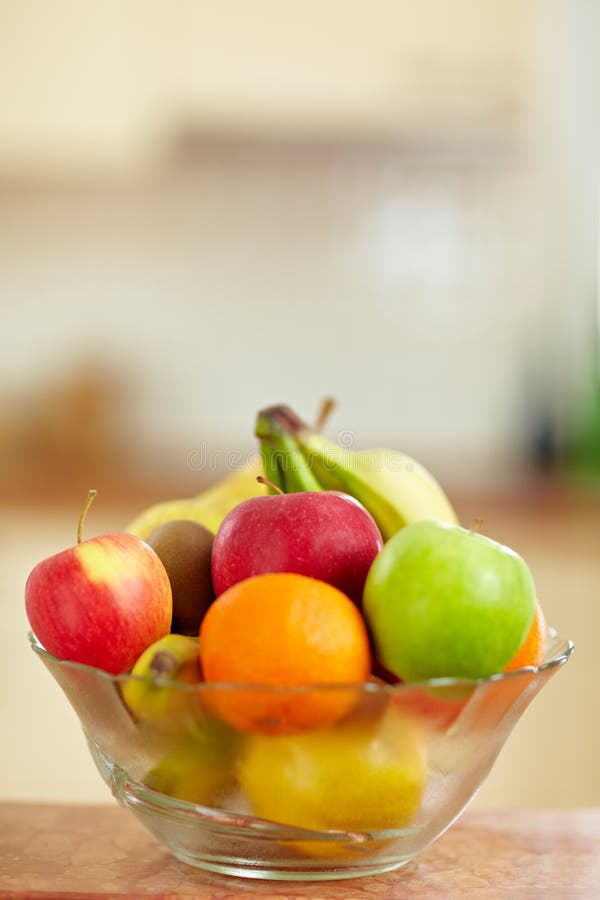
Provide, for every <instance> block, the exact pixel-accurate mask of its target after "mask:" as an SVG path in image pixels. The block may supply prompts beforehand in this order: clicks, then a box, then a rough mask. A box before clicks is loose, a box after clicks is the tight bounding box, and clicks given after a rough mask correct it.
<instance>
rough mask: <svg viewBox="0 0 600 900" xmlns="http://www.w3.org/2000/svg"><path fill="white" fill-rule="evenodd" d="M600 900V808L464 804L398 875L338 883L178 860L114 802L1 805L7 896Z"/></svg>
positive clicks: (2, 884)
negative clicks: (496, 808) (500, 808)
mask: <svg viewBox="0 0 600 900" xmlns="http://www.w3.org/2000/svg"><path fill="white" fill-rule="evenodd" d="M243 896H257V897H262V898H271V900H302V898H311V900H336V898H343V900H378V898H385V900H394V898H403V900H404V898H408V900H410V898H413V897H419V898H432V900H433V898H435V900H440V898H452V900H454V898H465V897H467V898H468V897H482V898H486V897H487V898H493V900H501V898H503V897H507V898H511V900H522V898H527V897H538V898H540V900H542V898H543V900H546V898H553V897H557V898H558V897H560V898H564V900H570V898H572V897H585V898H590V900H593V898H600V809H582V810H569V811H550V810H530V811H529V810H528V811H523V810H519V811H507V812H498V813H476V812H474V813H467V814H465V816H464V817H463V818H462V819H461V820H460V821H459V822H458V823H456V824H455V825H454V826H453V827H452V828H451V829H450V830H449V831H448V832H447V833H446V834H445V835H444V836H443V837H441V838H440V839H439V840H438V841H437V842H436V843H435V844H433V845H432V846H431V847H430V848H429V849H428V850H426V851H425V852H424V853H422V854H421V856H420V857H418V858H417V860H415V861H414V862H413V863H411V864H409V865H408V866H407V867H406V868H404V869H401V870H399V871H397V872H389V873H387V874H385V875H378V876H374V877H371V878H363V879H352V880H347V881H336V882H312V883H307V884H301V883H297V882H272V881H271V882H268V881H254V880H250V879H240V878H232V877H228V876H221V875H213V874H211V873H208V872H203V871H201V870H200V869H194V868H191V867H190V866H186V865H184V864H183V863H180V862H178V861H177V860H176V859H175V858H174V857H173V856H171V855H170V853H169V852H168V851H167V850H166V849H164V848H163V847H162V846H161V845H160V844H159V843H158V842H157V841H156V840H155V839H154V838H153V837H152V836H151V835H150V834H149V833H148V832H146V830H145V829H144V828H143V827H142V826H141V825H140V824H139V823H138V822H137V820H136V819H135V818H134V817H133V816H132V815H131V813H129V812H127V811H125V810H123V809H120V808H118V807H116V806H115V807H111V806H54V805H41V804H40V805H37V804H24V803H23V804H20V803H4V804H0V897H1V898H7V900H10V898H14V900H16V898H28V900H41V898H43V900H48V898H50V897H61V898H68V900H92V898H107V897H110V898H115V900H116V898H124V897H128V898H142V897H156V898H162V900H167V898H168V900H178V898H183V897H198V898H201V900H231V898H234V897H243Z"/></svg>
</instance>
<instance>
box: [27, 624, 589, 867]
mask: <svg viewBox="0 0 600 900" xmlns="http://www.w3.org/2000/svg"><path fill="white" fill-rule="evenodd" d="M30 642H31V646H32V648H33V650H34V651H35V653H36V654H37V655H38V656H39V657H40V659H41V660H42V662H43V663H44V665H45V666H46V667H47V669H48V670H49V671H50V672H51V674H52V675H53V676H54V678H55V679H56V681H57V682H58V684H59V685H60V687H61V688H62V690H63V691H64V693H65V694H66V696H67V698H68V700H69V702H70V703H71V705H72V706H73V708H74V710H75V712H76V713H77V715H78V717H79V720H80V722H81V725H82V728H83V731H84V734H85V737H86V739H87V742H88V746H89V749H90V752H91V754H92V757H93V759H94V762H95V764H96V766H97V768H98V770H99V772H100V774H101V775H102V777H103V779H104V781H105V782H106V784H107V785H108V786H109V787H110V789H111V791H112V793H113V795H114V796H115V798H116V799H117V801H118V802H119V803H120V804H121V805H122V806H124V807H126V808H128V809H130V810H131V811H132V812H133V814H134V815H135V816H136V817H137V818H138V819H139V820H140V821H141V822H142V823H143V824H144V825H145V826H146V827H147V828H149V829H150V831H152V832H153V833H154V834H155V835H156V837H157V838H158V839H159V840H160V841H161V842H162V843H163V844H165V845H166V846H167V847H168V848H169V849H170V850H171V851H172V852H173V853H174V855H175V856H176V857H177V858H178V859H180V860H182V861H183V862H186V863H189V864H191V865H194V866H199V867H200V868H203V869H208V870H211V871H216V872H221V873H225V874H229V875H240V876H245V877H250V878H271V879H293V880H318V879H336V878H349V877H356V876H361V875H369V874H376V873H380V872H385V871H389V870H391V869H396V868H399V867H401V866H403V865H405V864H406V863H407V862H409V861H410V860H411V859H412V858H413V857H414V856H415V855H416V854H418V853H419V852H420V851H421V850H423V849H424V848H425V847H427V846H428V845H429V844H431V842H432V841H434V840H435V839H436V838H438V837H439V836H440V835H441V834H442V833H443V832H444V831H445V830H446V828H448V827H449V826H450V825H451V824H452V822H453V821H454V820H455V819H456V818H457V817H458V816H459V815H460V813H461V812H462V811H463V810H464V808H465V807H466V806H467V804H468V803H469V801H470V800H471V799H472V797H473V796H474V794H475V793H476V792H477V790H478V789H479V787H480V786H481V784H482V782H483V781H484V779H485V777H486V776H487V774H488V772H489V771H490V769H491V767H492V765H493V763H494V760H495V759H496V757H497V755H498V753H499V752H500V750H501V748H502V746H503V744H504V742H505V741H506V739H507V737H508V735H509V734H510V732H511V730H512V728H513V727H514V725H515V724H516V722H517V720H518V719H519V717H520V716H521V714H522V713H523V712H524V710H525V709H526V707H527V706H528V704H529V703H530V702H531V700H532V699H533V698H534V697H535V695H536V694H537V693H538V691H539V690H540V689H541V688H542V687H543V686H544V685H545V684H546V683H547V681H548V680H549V679H550V678H551V677H552V675H554V673H555V672H557V671H558V669H559V668H560V667H561V666H562V665H563V664H564V663H565V662H567V660H568V659H569V657H570V656H571V653H572V651H573V645H572V643H571V642H570V641H568V640H564V639H561V638H560V637H559V636H558V635H557V634H556V632H554V631H553V630H550V633H549V639H548V644H547V650H546V655H545V659H544V661H543V663H542V664H541V665H540V666H539V667H529V668H526V669H518V670H515V671H511V672H504V673H500V674H497V675H492V676H491V677H488V678H484V679H479V680H459V679H451V678H437V679H432V680H429V681H424V682H421V683H418V684H410V685H409V684H396V685H392V684H388V683H386V682H384V681H383V680H379V679H373V680H372V681H369V682H365V683H362V684H354V685H335V686H331V685H329V686H328V685H320V686H314V685H313V686H310V687H296V688H267V687H264V686H257V685H254V686H253V685H240V684H216V683H210V682H201V683H199V684H186V683H182V682H176V681H169V680H168V679H167V678H161V677H154V678H152V679H145V678H141V677H139V676H135V675H109V674H108V673H107V672H104V671H102V670H100V669H96V668H93V667H91V666H86V665H83V664H79V663H73V662H67V661H60V660H58V659H57V658H56V657H54V656H52V655H51V654H49V653H48V652H46V651H45V650H44V649H43V647H42V646H41V645H40V643H39V642H38V641H37V640H36V638H35V637H34V636H33V635H32V634H30ZM132 689H135V690H136V691H137V696H138V703H137V705H136V706H135V710H136V712H132V708H131V704H129V705H127V703H126V701H125V698H126V697H128V696H129V695H130V692H131V690H132ZM144 692H147V695H146V694H144ZM271 695H277V698H278V706H277V708H280V709H283V708H287V709H291V710H293V709H294V708H295V707H297V706H298V705H299V704H307V703H308V704H318V705H319V708H321V707H324V708H326V707H327V706H328V705H333V706H335V707H336V708H340V709H341V708H343V709H345V710H346V712H345V713H344V715H343V716H342V717H340V718H338V720H337V721H336V722H335V724H333V725H328V726H326V727H322V728H318V729H316V730H314V729H313V730H305V731H300V732H296V733H293V732H292V733H288V732H287V731H286V730H285V729H284V730H282V729H281V728H280V727H279V726H280V722H278V720H277V718H276V717H275V718H273V720H272V721H271V720H265V721H264V722H263V727H262V728H261V730H260V732H259V733H252V732H249V731H244V732H243V731H238V730H237V729H236V728H235V727H233V726H232V725H229V724H227V722H226V719H227V718H228V717H227V710H228V708H234V709H238V708H240V704H241V705H242V706H244V707H247V708H249V709H252V708H254V707H256V706H259V707H264V704H265V698H267V699H268V698H269V696H271ZM140 696H141V698H142V701H141V702H139V697H140ZM144 697H146V700H147V701H148V702H144ZM157 710H158V712H157ZM165 710H169V713H170V714H169V715H168V716H165V715H164V712H165ZM223 713H225V714H224V715H223ZM300 718H301V717H300ZM292 720H293V716H292ZM166 722H167V723H168V724H167V725H166V724H165V723H166Z"/></svg>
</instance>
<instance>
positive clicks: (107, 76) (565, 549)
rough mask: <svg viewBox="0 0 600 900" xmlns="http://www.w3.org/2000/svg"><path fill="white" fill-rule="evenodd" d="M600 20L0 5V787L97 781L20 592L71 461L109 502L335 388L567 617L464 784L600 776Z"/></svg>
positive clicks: (195, 469)
mask: <svg viewBox="0 0 600 900" xmlns="http://www.w3.org/2000/svg"><path fill="white" fill-rule="evenodd" d="M599 34H600V7H599V6H598V4H596V3H595V2H594V0H589V2H588V0H537V2H536V0H503V2H498V0H421V2H420V3H418V4H415V3H412V2H408V0H393V2H392V0H379V2H377V3H372V2H367V0H326V2H315V0H304V2H302V3H299V2H285V3H281V2H277V0H251V2H244V0H220V2H218V3H217V2H212V3H211V2H208V0H207V2H201V0H180V2H178V3H170V2H168V0H105V2H103V3H101V4H100V3H97V2H92V0H46V2H44V3H39V2H37V0H0V301H1V304H2V305H1V309H2V327H1V328H0V340H1V342H2V347H1V349H2V352H1V353H0V399H1V402H0V463H1V465H0V497H1V501H0V536H1V542H0V547H1V548H2V549H1V550H0V554H1V561H2V565H1V568H0V586H1V587H2V592H1V594H0V610H1V613H2V623H3V624H2V626H1V628H0V651H1V652H0V707H1V709H2V720H3V732H4V739H3V741H2V742H1V747H2V749H1V751H0V753H1V757H0V759H1V764H0V797H7V798H9V797H10V798H13V797H19V798H29V799H52V800H57V799H58V800H69V801H74V802H76V801H89V800H98V801H106V802H111V798H110V795H109V793H108V791H107V790H106V788H105V787H104V785H103V783H102V782H101V780H100V777H99V776H98V775H97V774H96V772H95V770H94V769H93V765H92V762H91V759H90V758H89V757H88V754H87V750H86V748H85V746H84V741H83V737H82V735H81V733H80V731H79V726H78V724H77V721H76V719H75V717H74V715H73V713H72V712H71V711H70V709H69V708H68V706H67V704H66V701H65V700H64V698H63V696H62V695H61V694H59V690H58V688H57V687H56V686H55V684H54V683H53V682H52V681H51V679H50V676H49V675H48V674H47V673H46V671H45V670H43V668H42V666H41V665H40V664H39V661H37V660H36V659H34V658H33V656H32V654H31V653H30V651H29V649H28V647H27V642H26V629H27V626H26V621H25V616H24V611H23V603H22V592H23V584H24V581H25V578H26V576H27V574H28V572H29V570H30V569H31V567H32V566H33V565H34V564H35V562H37V561H38V559H40V558H42V557H44V556H47V555H50V554H51V553H54V552H56V551H57V550H59V549H62V548H63V547H64V546H67V545H69V544H71V543H73V542H74V539H75V530H76V522H77V518H78V515H79V511H80V508H81V505H82V502H83V498H84V496H85V493H86V491H87V489H88V487H91V486H93V487H95V488H97V489H98V490H99V496H98V499H97V500H96V503H95V506H94V508H93V510H92V511H91V512H90V515H89V516H88V521H87V526H86V527H87V530H88V532H90V533H93V532H100V531H102V530H107V529H115V528H120V527H123V526H124V525H125V524H126V522H127V521H128V519H129V518H130V517H131V516H132V515H133V514H134V513H136V512H138V511H139V510H140V509H142V508H144V507H145V506H147V505H149V504H150V503H152V502H154V501H156V500H161V499H166V498H171V497H175V496H185V495H186V494H189V493H196V492H198V491H199V490H201V489H202V488H203V487H204V486H205V485H207V484H209V483H211V482H213V481H214V480H216V479H217V478H218V477H220V475H221V474H223V473H224V472H225V471H226V470H227V468H228V467H231V465H232V457H231V456H228V453H229V451H232V450H233V451H236V452H238V453H239V454H241V455H242V456H243V455H245V454H248V453H253V452H254V451H255V441H254V438H253V434H252V432H253V424H254V417H255V413H256V411H257V410H258V409H259V408H260V407H261V406H262V405H265V404H270V403H274V402H288V403H289V404H290V405H292V406H293V407H294V408H295V409H297V411H298V412H300V413H301V414H302V415H304V416H305V417H307V418H312V417H314V416H315V415H316V412H317V409H318V406H319V402H320V400H321V399H322V398H323V397H324V396H326V395H333V396H334V397H335V398H336V399H337V401H338V407H337V409H336V411H335V414H334V416H333V417H332V419H331V422H330V424H329V426H328V433H329V434H330V435H331V436H332V437H336V435H343V436H344V438H345V440H346V441H348V436H349V435H350V440H351V442H352V443H353V444H355V445H356V447H357V448H358V447H368V446H373V445H378V444H380V445H391V446H396V447H399V448H401V449H403V450H405V451H407V452H409V453H411V454H412V455H414V456H416V457H418V458H419V459H420V460H422V461H423V462H424V463H425V464H426V465H428V466H429V467H430V468H431V469H432V470H433V471H434V473H435V474H436V475H437V476H438V478H439V479H440V480H441V481H442V482H443V483H444V485H445V486H446V487H447V490H448V493H449V494H450V496H451V498H452V500H453V501H454V502H455V504H456V507H457V509H458V511H459V513H460V515H461V519H462V520H463V522H464V523H466V524H468V523H470V522H471V521H472V520H473V518H475V517H478V518H482V519H483V520H484V524H483V526H482V530H483V531H484V532H486V533H488V534H490V535H491V536H493V537H497V538H499V539H502V540H504V541H506V542H507V543H509V544H511V545H512V546H514V547H515V549H517V550H519V551H520V552H521V553H522V554H523V555H524V556H525V557H526V558H527V560H528V562H529V563H530V565H531V567H532V569H533V572H534V576H535V578H536V581H537V584H538V592H539V595H540V599H541V600H542V602H543V604H544V608H545V609H546V613H547V617H548V619H549V620H550V621H551V622H552V624H554V625H555V626H556V627H557V628H558V629H559V631H560V632H561V633H563V634H566V635H568V636H570V637H572V638H573V639H574V640H575V642H576V645H577V652H576V655H575V657H574V660H573V662H572V663H570V664H569V666H568V667H567V669H566V670H565V671H564V672H562V673H561V674H560V676H559V677H558V678H557V679H556V681H555V682H553V683H552V684H551V685H550V686H549V687H548V688H547V689H546V690H545V692H544V693H543V694H542V695H541V696H540V697H539V698H538V699H537V700H536V701H535V703H534V704H533V706H532V707H531V708H530V709H529V710H528V712H527V713H526V715H525V717H524V719H523V720H522V722H521V723H520V725H519V727H518V729H517V731H516V732H515V734H514V735H513V736H512V738H511V740H510V742H509V744H508V746H507V747H506V749H505V750H504V751H503V753H502V756H501V758H500V760H499V762H498V764H497V766H496V768H495V769H494V771H493V773H492V775H491V776H490V778H489V780H488V782H487V783H486V785H485V787H484V788H483V789H482V791H481V793H480V795H479V797H478V799H477V800H476V802H477V803H478V804H479V805H482V806H488V807H494V806H495V807H498V806H515V805H521V806H527V805H539V806H571V805H592V804H599V803H600V773H599V770H598V766H597V759H598V756H599V754H600V722H599V721H598V716H597V683H598V679H599V677H600V664H599V662H598V658H599V657H598V648H597V642H596V639H595V636H596V633H597V632H598V630H599V627H600V607H599V605H598V595H599V593H598V591H599V588H600V294H599V277H598V276H599V270H600V239H599V230H598V200H599V184H600V182H599V178H598V174H599V166H598V162H599V158H600V156H599V127H598V126H599V122H598V117H599V109H600V104H599V102H598V92H599V88H600V54H599V53H598V35H599ZM199 459H201V460H204V462H203V463H202V465H200V466H199V465H198V460H199Z"/></svg>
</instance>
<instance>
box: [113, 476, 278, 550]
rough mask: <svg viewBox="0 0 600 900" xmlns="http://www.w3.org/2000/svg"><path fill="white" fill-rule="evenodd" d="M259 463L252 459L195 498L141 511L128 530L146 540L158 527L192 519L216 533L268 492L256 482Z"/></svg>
mask: <svg viewBox="0 0 600 900" xmlns="http://www.w3.org/2000/svg"><path fill="white" fill-rule="evenodd" d="M261 471H262V470H261V465H260V461H259V460H257V459H253V460H252V462H250V463H248V464H247V465H246V466H245V467H244V468H243V469H240V471H239V472H233V473H232V474H231V475H228V476H227V477H226V478H224V479H223V480H222V481H220V482H219V483H218V484H216V485H214V487H211V488H209V489H208V490H207V491H205V492H204V493H203V494H198V495H197V496H195V497H187V498H183V499H179V500H165V501H163V502H162V503H156V504H155V505H154V506H150V507H149V508H148V509H146V510H144V512H141V513H140V514H139V515H138V516H136V517H135V518H134V519H132V521H131V522H130V523H129V524H128V525H127V526H126V528H125V531H129V532H131V534H135V535H137V537H140V538H142V540H145V539H146V538H147V537H148V536H149V535H150V534H151V533H152V532H153V531H154V529H155V528H157V527H158V526H159V525H162V524H163V522H169V521H170V520H171V519H191V520H192V521H194V522H199V523H200V524H201V525H204V527H205V528H208V530H209V531H212V532H213V534H216V532H217V530H218V528H219V525H220V524H221V522H222V521H223V519H224V518H225V516H226V515H227V513H228V512H229V511H230V510H231V509H233V507H234V506H237V505H238V503H241V502H242V500H248V499H249V498H250V497H256V496H260V495H261V494H264V493H265V488H264V486H263V485H262V484H259V483H258V482H257V480H256V476H257V475H259V474H260V473H261Z"/></svg>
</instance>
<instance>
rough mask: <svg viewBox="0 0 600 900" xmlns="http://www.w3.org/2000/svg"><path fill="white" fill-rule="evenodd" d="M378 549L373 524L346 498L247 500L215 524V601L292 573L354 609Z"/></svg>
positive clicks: (325, 494)
mask: <svg viewBox="0 0 600 900" xmlns="http://www.w3.org/2000/svg"><path fill="white" fill-rule="evenodd" d="M382 547H383V539H382V537H381V534H380V532H379V529H378V527H377V525H376V524H375V520H374V519H373V518H372V516H371V514H370V513H368V512H367V510H366V509H365V508H364V507H363V506H362V505H361V504H360V503H359V502H358V501H357V500H355V499H354V498H353V497H350V496H348V495H347V494H342V493H339V492H337V491H314V492H313V491H301V492H299V493H295V494H277V495H273V496H265V497H253V498H251V499H250V500H245V501H244V502H243V503H240V504H239V505H238V506H236V507H235V509H233V510H232V511H231V512H230V513H229V514H228V515H227V516H226V517H225V519H224V520H223V522H222V523H221V526H220V528H219V530H218V532H217V535H216V537H215V541H214V545H213V553H212V577H213V584H214V588H215V592H216V594H217V595H219V594H222V593H223V591H226V590H227V588H229V587H231V586H232V585H233V584H237V582H238V581H243V579H245V578H250V577H251V576H252V575H264V574H267V573H270V572H295V573H296V574H298V575H307V576H309V577H310V578H317V579H319V580H320V581H326V582H327V583H328V584H332V585H334V587H337V588H338V589H339V590H341V591H343V592H344V593H345V594H346V595H347V596H348V597H350V598H351V599H352V600H354V602H355V603H357V604H359V605H360V604H361V602H362V592H363V587H364V584H365V579H366V577H367V573H368V571H369V568H370V566H371V563H372V562H373V560H374V558H375V556H376V555H377V554H378V553H379V551H380V550H381V548H382Z"/></svg>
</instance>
